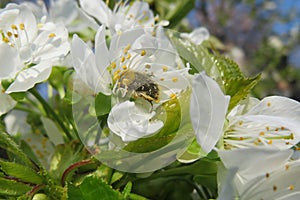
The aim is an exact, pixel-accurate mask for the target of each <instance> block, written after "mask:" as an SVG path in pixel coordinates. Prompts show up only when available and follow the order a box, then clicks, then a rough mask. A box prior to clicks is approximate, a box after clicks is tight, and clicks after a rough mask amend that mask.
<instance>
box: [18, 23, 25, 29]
mask: <svg viewBox="0 0 300 200" xmlns="http://www.w3.org/2000/svg"><path fill="white" fill-rule="evenodd" d="M19 27H20V30H22V31H23V30H24V29H25V25H24V24H23V23H21V24H20V25H19Z"/></svg>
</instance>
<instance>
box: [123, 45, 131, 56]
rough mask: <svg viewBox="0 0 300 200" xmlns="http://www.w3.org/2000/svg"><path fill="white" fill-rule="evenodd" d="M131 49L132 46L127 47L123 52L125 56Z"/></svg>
mask: <svg viewBox="0 0 300 200" xmlns="http://www.w3.org/2000/svg"><path fill="white" fill-rule="evenodd" d="M130 48H131V45H130V44H127V46H126V47H125V48H124V50H123V52H124V54H127V53H128V51H129V49H130Z"/></svg>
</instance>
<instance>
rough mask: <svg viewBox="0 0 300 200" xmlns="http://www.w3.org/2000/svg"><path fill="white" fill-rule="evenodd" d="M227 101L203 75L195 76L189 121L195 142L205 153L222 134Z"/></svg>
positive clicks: (210, 80)
mask: <svg viewBox="0 0 300 200" xmlns="http://www.w3.org/2000/svg"><path fill="white" fill-rule="evenodd" d="M229 99H230V98H229V96H225V95H224V94H223V92H222V90H221V88H220V87H219V85H218V84H217V83H216V82H215V81H214V80H213V79H211V78H210V77H208V76H206V75H205V73H201V74H198V75H195V78H194V80H193V83H192V97H191V104H190V113H191V120H192V125H193V128H194V131H195V134H196V138H197V141H198V143H199V144H200V146H201V147H202V149H203V150H204V151H205V152H207V153H208V152H210V151H211V150H212V148H213V147H214V146H215V144H216V143H217V141H218V140H219V138H220V136H221V134H222V129H223V126H224V121H225V114H226V111H227V107H228V103H229Z"/></svg>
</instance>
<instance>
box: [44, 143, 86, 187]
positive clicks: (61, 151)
mask: <svg viewBox="0 0 300 200" xmlns="http://www.w3.org/2000/svg"><path fill="white" fill-rule="evenodd" d="M81 145H82V144H81V143H79V142H78V141H73V142H70V143H66V144H61V145H58V146H56V148H55V152H54V155H53V157H52V160H51V163H50V173H51V174H52V176H53V177H54V178H55V179H56V180H57V181H58V182H59V183H60V181H61V177H62V175H63V173H64V171H65V170H66V169H67V168H68V167H69V166H70V165H72V164H74V163H76V162H79V161H82V160H85V159H86V158H87V155H88V153H87V151H86V150H83V151H82V150H81V151H80V149H81Z"/></svg>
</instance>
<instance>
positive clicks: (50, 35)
mask: <svg viewBox="0 0 300 200" xmlns="http://www.w3.org/2000/svg"><path fill="white" fill-rule="evenodd" d="M55 36H56V35H55V33H50V34H49V35H48V37H49V38H54V37H55Z"/></svg>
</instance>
